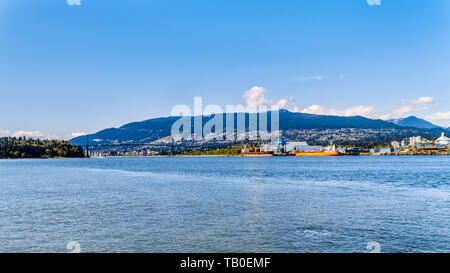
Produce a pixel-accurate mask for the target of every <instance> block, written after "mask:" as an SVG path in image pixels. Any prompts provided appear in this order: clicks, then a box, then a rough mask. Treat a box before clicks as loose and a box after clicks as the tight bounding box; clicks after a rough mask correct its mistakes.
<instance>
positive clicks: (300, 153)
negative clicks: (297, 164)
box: [295, 151, 342, 156]
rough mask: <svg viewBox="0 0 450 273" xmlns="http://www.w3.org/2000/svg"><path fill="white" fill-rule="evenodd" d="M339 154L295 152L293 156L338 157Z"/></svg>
mask: <svg viewBox="0 0 450 273" xmlns="http://www.w3.org/2000/svg"><path fill="white" fill-rule="evenodd" d="M340 155H342V153H341V152H318V151H312V152H295V156H340Z"/></svg>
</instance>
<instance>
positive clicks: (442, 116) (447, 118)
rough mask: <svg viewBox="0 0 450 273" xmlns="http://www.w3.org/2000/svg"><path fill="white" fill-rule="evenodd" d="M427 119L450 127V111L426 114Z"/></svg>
mask: <svg viewBox="0 0 450 273" xmlns="http://www.w3.org/2000/svg"><path fill="white" fill-rule="evenodd" d="M425 119H427V120H431V121H433V123H435V124H437V125H440V126H442V127H450V112H446V113H445V112H438V113H435V114H433V115H429V116H426V117H425Z"/></svg>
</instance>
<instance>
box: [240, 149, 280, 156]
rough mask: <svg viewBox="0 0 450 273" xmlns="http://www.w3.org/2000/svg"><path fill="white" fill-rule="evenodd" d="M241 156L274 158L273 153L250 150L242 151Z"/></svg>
mask: <svg viewBox="0 0 450 273" xmlns="http://www.w3.org/2000/svg"><path fill="white" fill-rule="evenodd" d="M241 155H242V156H245V157H258V156H273V152H265V151H261V149H256V150H253V151H250V150H249V149H247V148H245V149H244V150H242V153H241Z"/></svg>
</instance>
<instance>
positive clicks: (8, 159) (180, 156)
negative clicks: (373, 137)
mask: <svg viewBox="0 0 450 273" xmlns="http://www.w3.org/2000/svg"><path fill="white" fill-rule="evenodd" d="M449 155H450V153H447V154H357V155H341V156H334V157H350V156H351V157H356V156H364V157H366V156H377V157H380V156H386V157H392V156H449ZM165 157H173V158H177V157H178V158H183V157H243V156H242V155H151V156H104V157H95V156H91V157H89V158H92V159H103V158H165ZM273 157H296V156H292V155H281V156H272V157H271V158H273ZM297 157H299V156H297ZM305 157H306V158H308V157H311V158H321V157H328V156H302V157H300V158H305ZM57 159H86V158H85V157H57V158H40V157H36V158H0V161H12V160H57Z"/></svg>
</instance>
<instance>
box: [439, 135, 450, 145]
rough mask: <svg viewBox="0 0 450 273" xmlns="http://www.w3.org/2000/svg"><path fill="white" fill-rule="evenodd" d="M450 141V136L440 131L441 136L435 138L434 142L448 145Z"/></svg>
mask: <svg viewBox="0 0 450 273" xmlns="http://www.w3.org/2000/svg"><path fill="white" fill-rule="evenodd" d="M449 142H450V138H448V137H446V136H445V134H444V133H442V135H441V137H440V138H438V139H436V143H437V144H440V145H444V146H448V144H449Z"/></svg>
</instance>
